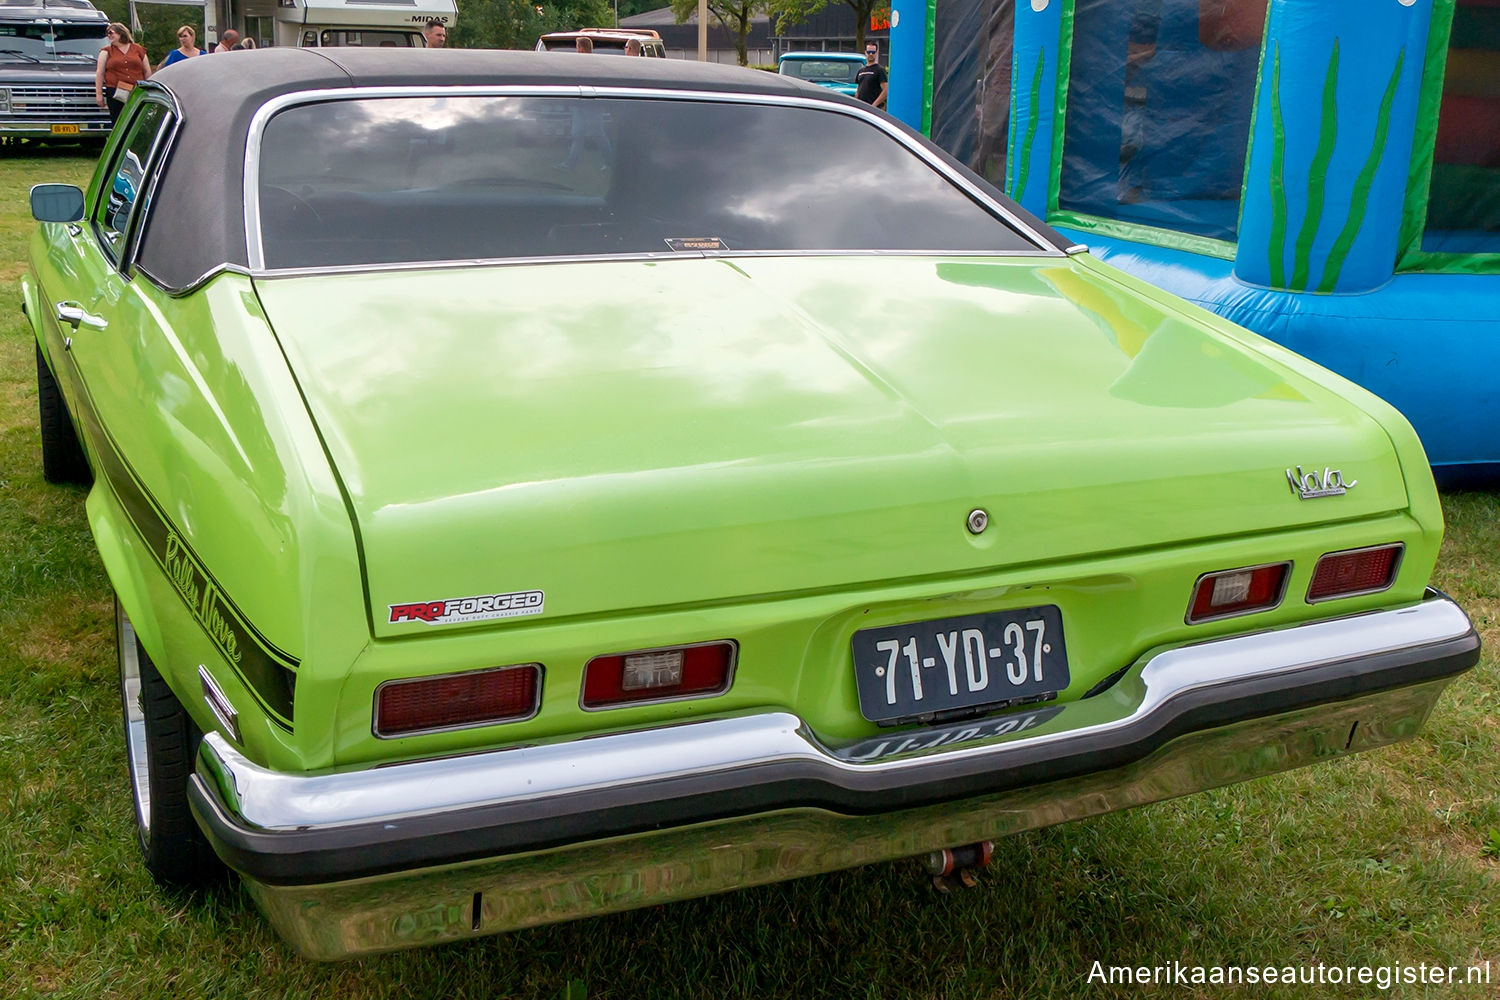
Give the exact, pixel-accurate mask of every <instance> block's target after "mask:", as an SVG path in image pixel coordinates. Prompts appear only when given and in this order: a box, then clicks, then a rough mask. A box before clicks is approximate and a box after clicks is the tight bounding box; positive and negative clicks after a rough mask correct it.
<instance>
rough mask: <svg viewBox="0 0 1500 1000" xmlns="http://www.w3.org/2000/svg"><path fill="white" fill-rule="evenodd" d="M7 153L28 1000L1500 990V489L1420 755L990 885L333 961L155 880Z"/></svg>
mask: <svg viewBox="0 0 1500 1000" xmlns="http://www.w3.org/2000/svg"><path fill="white" fill-rule="evenodd" d="M16 153H17V151H16V150H14V149H13V148H11V147H3V148H0V296H3V305H0V546H3V550H4V557H3V559H0V996H20V997H29V996H58V997H90V998H93V997H142V998H146V997H150V998H158V997H179V996H202V997H235V998H238V997H282V996H289V997H319V998H345V997H348V998H364V997H425V996H431V997H444V998H465V997H472V998H481V997H482V998H486V1000H490V998H497V997H537V998H543V1000H551V998H555V997H568V998H570V1000H579V998H582V997H585V996H586V997H589V998H603V997H610V998H637V997H713V998H717V997H746V998H765V997H799V998H803V997H822V996H826V997H839V998H845V997H850V998H855V997H921V998H940V997H951V998H965V1000H967V998H976V997H984V998H991V997H1023V996H1024V997H1031V996H1037V997H1073V996H1088V997H1094V996H1097V997H1114V996H1119V997H1132V998H1133V997H1140V996H1158V995H1159V996H1171V997H1199V996H1205V997H1206V996H1214V997H1218V996H1246V997H1250V996H1254V997H1374V996H1381V997H1386V996H1395V997H1474V998H1485V1000H1494V998H1496V997H1500V857H1497V856H1496V855H1497V854H1500V666H1497V656H1496V650H1497V649H1500V495H1497V494H1485V493H1470V494H1457V493H1455V494H1451V495H1449V496H1447V497H1445V500H1444V506H1445V509H1446V511H1447V516H1448V538H1447V541H1446V542H1445V544H1444V548H1443V555H1442V559H1441V561H1440V563H1439V565H1438V577H1437V581H1436V583H1437V585H1438V586H1439V587H1441V588H1442V589H1444V590H1446V591H1447V592H1448V593H1450V594H1451V595H1453V596H1454V597H1455V598H1456V599H1457V600H1458V601H1459V602H1460V603H1461V604H1462V605H1463V606H1464V607H1465V608H1466V609H1467V610H1468V611H1469V613H1470V614H1471V615H1472V616H1473V617H1474V619H1475V622H1476V624H1478V626H1479V628H1480V629H1481V631H1482V632H1483V634H1484V639H1485V642H1486V650H1485V654H1484V660H1483V661H1482V663H1481V664H1480V666H1479V668H1478V669H1477V670H1475V671H1474V672H1472V673H1470V674H1468V675H1466V676H1464V677H1463V678H1461V679H1460V680H1458V681H1457V682H1456V683H1455V684H1454V685H1453V686H1452V687H1451V688H1450V689H1449V693H1448V694H1447V696H1446V697H1445V699H1444V700H1443V702H1442V703H1441V704H1440V706H1439V708H1438V710H1437V712H1436V713H1435V715H1434V717H1433V719H1432V720H1431V722H1430V723H1429V724H1428V726H1427V728H1426V730H1425V731H1424V732H1423V734H1422V735H1421V736H1420V737H1419V738H1417V739H1415V740H1412V741H1410V742H1407V743H1404V744H1401V745H1399V746H1396V747H1392V748H1388V749H1385V750H1380V751H1375V752H1373V753H1370V754H1365V755H1360V756H1355V757H1352V758H1348V759H1345V760H1342V761H1338V762H1335V763H1332V764H1327V765H1324V766H1321V767H1318V768H1315V769H1311V770H1302V771H1296V772H1292V773H1290V774H1285V775H1281V776H1278V777H1273V778H1268V779H1263V780H1261V781H1258V782H1254V783H1251V784H1249V785H1240V786H1237V787H1234V788H1230V789H1226V790H1222V791H1218V792H1212V793H1205V794H1201V795H1196V796H1192V797H1189V798H1186V799H1180V800H1177V801H1174V802H1169V803H1163V804H1159V805H1154V806H1148V807H1145V808H1141V809H1137V810H1134V811H1132V812H1127V813H1120V814H1115V815H1111V816H1106V817H1102V818H1099V819H1095V820H1091V821H1085V822H1079V823H1074V824H1070V825H1067V826H1063V827H1059V828H1055V829H1050V830H1042V831H1037V832H1034V833H1031V834H1028V835H1026V836H1022V837H1018V838H1015V839H1013V840H1009V841H1005V842H1003V843H1002V844H1001V845H1000V848H999V851H998V854H997V859H996V862H995V864H994V865H993V866H992V868H991V869H990V870H989V871H987V872H986V873H985V874H984V875H983V877H982V880H981V883H980V885H979V887H977V888H975V889H973V890H970V891H967V892H961V893H957V894H954V895H951V896H940V895H937V894H935V893H934V892H933V891H932V890H931V888H930V886H929V885H928V884H927V882H926V880H925V879H924V878H922V877H921V876H920V875H919V872H918V868H917V866H916V864H915V863H914V862H903V863H896V864H889V865H878V866H874V867H870V868H866V869H861V870H857V871H851V872H844V873H841V874H836V875H830V876H827V877H823V878H815V879H804V880H801V881H797V882H791V883H786V884H783V885H778V886H772V887H769V888H761V889H754V890H750V891H746V892H741V893H736V894H732V895H727V896H720V897H716V898H712V899H706V900H698V901H693V902H687V903H680V904H677V905H673V906H669V907H662V908H657V909H651V910H643V911H637V912H633V913H627V914H622V915H618V916H612V917H605V918H601V919H596V920H591V921H584V922H578V923H572V924H564V925H560V926H554V927H548V928H542V929H539V930H533V931H525V932H520V933H515V934H510V935H504V936H500V937H493V938H486V939H483V940H480V941H477V942H473V943H468V944H462V945H453V946H447V947H443V948H437V949H429V950H425V951H417V952H407V953H401V954H395V955H388V956H383V957H377V958H372V959H367V960H364V961H358V962H350V963H345V964H340V965H313V964H310V963H307V962H304V961H302V960H300V959H298V958H297V957H295V956H294V955H293V954H291V953H290V952H289V951H288V950H287V949H286V948H285V947H284V946H283V945H282V944H281V943H280V941H279V940H278V939H277V938H276V937H275V936H274V935H273V934H272V933H271V931H270V930H269V928H268V927H267V926H266V924H265V923H264V922H263V921H262V920H261V918H260V916H259V915H258V914H257V913H256V911H255V910H254V909H253V907H252V906H251V905H250V904H249V901H248V899H247V897H246V896H245V895H244V893H243V892H242V891H241V890H240V888H239V887H238V885H237V884H230V885H226V886H225V887H223V888H221V889H218V890H217V891H214V892H210V893H207V894H204V895H200V896H193V897H182V896H174V895H170V894H167V893H164V892H162V891H159V890H158V889H156V888H155V887H154V886H153V885H152V884H151V882H150V881H149V879H148V878H147V876H146V874H145V872H144V870H143V869H142V867H141V865H140V864H139V861H138V858H137V855H136V847H135V844H134V842H133V829H132V823H131V818H130V815H131V806H130V796H129V791H128V779H127V778H126V773H125V764H124V755H123V748H122V741H121V735H120V726H119V715H120V704H119V696H118V693H117V688H116V682H115V677H114V671H115V665H114V652H113V639H112V611H111V602H110V593H109V589H108V586H107V584H106V581H105V578H104V575H103V572H102V569H101V567H100V565H99V561H98V557H97V555H96V554H95V552H94V549H93V544H92V541H91V539H90V537H89V533H88V528H87V524H86V522H85V518H84V507H83V502H84V496H85V494H84V492H83V491H81V490H77V489H62V488H57V487H50V486H47V485H46V484H44V483H43V482H42V479H41V473H40V458H39V452H38V441H37V430H36V420H37V415H36V380H35V371H34V368H33V360H32V341H31V334H30V331H29V329H28V327H27V326H26V324H25V321H24V319H23V317H22V316H21V313H20V310H19V308H18V301H19V297H18V294H17V291H16V283H17V278H18V277H19V275H20V274H21V270H22V260H23V259H24V250H25V243H26V239H27V235H28V233H29V231H30V227H31V220H30V213H29V210H28V209H27V206H26V191H27V189H28V187H29V186H30V185H31V184H33V183H36V182H38V181H40V180H69V181H72V182H75V183H81V182H82V181H83V180H84V179H85V178H86V177H87V174H88V172H89V170H90V169H91V165H90V164H89V162H88V161H86V160H84V159H83V158H80V157H67V156H55V155H48V154H24V155H16ZM1096 960H1097V961H1100V962H1103V963H1105V964H1106V965H1110V964H1114V965H1127V964H1128V965H1133V966H1139V965H1147V966H1156V965H1169V964H1171V963H1173V962H1182V963H1185V964H1188V965H1219V964H1226V965H1227V964H1237V965H1257V966H1264V965H1275V966H1278V967H1279V966H1288V965H1292V966H1308V965H1315V964H1316V963H1319V962H1322V963H1325V964H1326V965H1329V966H1379V965H1392V964H1396V963H1400V964H1401V965H1404V966H1405V965H1416V964H1418V963H1422V962H1426V963H1429V964H1440V965H1444V966H1448V965H1452V966H1467V965H1470V964H1473V963H1483V962H1485V961H1488V962H1489V963H1490V966H1491V974H1490V975H1491V983H1490V985H1488V986H1483V985H1481V986H1462V985H1459V986H1446V985H1445V986H1421V985H1410V986H1405V985H1402V986H1397V987H1395V988H1393V989H1391V990H1388V991H1382V990H1379V989H1377V987H1376V986H1375V985H1360V984H1357V983H1356V984H1354V985H1324V986H1301V985H1298V986H1281V985H1277V986H1260V987H1253V988H1252V987H1248V986H1247V987H1236V988H1226V987H1213V986H1202V987H1183V986H1165V985H1158V986H1155V987H1152V986H1145V987H1138V986H1118V985H1117V986H1108V985H1101V984H1098V983H1092V984H1091V983H1090V982H1089V973H1090V970H1091V968H1092V967H1093V963H1094V962H1095V961H1096Z"/></svg>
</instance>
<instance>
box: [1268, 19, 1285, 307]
mask: <svg viewBox="0 0 1500 1000" xmlns="http://www.w3.org/2000/svg"><path fill="white" fill-rule="evenodd" d="M1285 170H1286V122H1285V121H1284V120H1283V119H1282V117H1281V45H1280V44H1279V43H1278V44H1277V46H1276V55H1275V58H1274V59H1273V60H1272V63H1271V241H1270V242H1271V247H1270V250H1271V287H1272V288H1285V287H1286V175H1285Z"/></svg>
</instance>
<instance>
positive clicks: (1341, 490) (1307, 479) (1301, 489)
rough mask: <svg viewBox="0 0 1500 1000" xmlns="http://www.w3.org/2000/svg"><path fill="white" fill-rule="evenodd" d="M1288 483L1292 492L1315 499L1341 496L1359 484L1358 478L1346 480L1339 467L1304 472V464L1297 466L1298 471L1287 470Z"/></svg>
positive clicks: (1307, 498) (1308, 498)
mask: <svg viewBox="0 0 1500 1000" xmlns="http://www.w3.org/2000/svg"><path fill="white" fill-rule="evenodd" d="M1286 481H1287V485H1288V486H1290V487H1291V488H1292V492H1293V493H1295V494H1297V495H1298V496H1299V497H1301V498H1302V499H1303V500H1313V499H1316V498H1317V497H1341V496H1343V495H1344V494H1345V493H1347V492H1349V491H1350V490H1352V489H1354V487H1356V486H1358V485H1359V480H1358V479H1351V480H1349V481H1348V482H1347V483H1346V482H1344V474H1343V473H1342V472H1341V471H1339V470H1338V469H1329V468H1326V467H1325V468H1324V469H1323V471H1322V472H1321V473H1319V472H1318V470H1317V469H1314V470H1313V471H1311V472H1303V471H1302V466H1300V465H1299V466H1297V471H1296V472H1293V471H1292V470H1291V469H1287V470H1286Z"/></svg>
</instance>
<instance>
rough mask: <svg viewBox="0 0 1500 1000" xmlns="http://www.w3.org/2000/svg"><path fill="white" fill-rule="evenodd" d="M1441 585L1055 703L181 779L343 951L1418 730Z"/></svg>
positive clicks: (247, 768)
mask: <svg viewBox="0 0 1500 1000" xmlns="http://www.w3.org/2000/svg"><path fill="white" fill-rule="evenodd" d="M1478 649H1479V640H1478V637H1477V636H1476V634H1475V633H1474V630H1473V628H1472V626H1471V625H1470V624H1469V621H1468V618H1467V617H1466V616H1465V615H1464V613H1463V612H1462V611H1461V610H1460V609H1459V608H1458V607H1457V606H1456V605H1455V604H1453V603H1452V602H1451V601H1449V600H1447V599H1446V598H1443V597H1441V596H1439V595H1430V596H1429V599H1428V600H1425V601H1423V602H1422V603H1420V604H1418V605H1415V606H1412V607H1409V608H1403V609H1400V610H1396V611H1385V612H1377V613H1373V614H1366V615H1359V616H1354V617H1351V618H1346V619H1339V620H1335V621H1329V622H1320V623H1316V624H1312V625H1303V626H1297V627H1294V628H1288V629H1284V630H1280V631H1275V632H1266V633H1260V634H1257V635H1251V636H1244V637H1238V638H1232V639H1224V640H1217V641H1213V642H1205V643H1201V644H1196V645H1192V646H1184V647H1177V648H1172V649H1167V650H1164V651H1159V652H1157V653H1155V654H1154V655H1148V656H1146V657H1143V658H1142V659H1141V660H1140V661H1139V662H1138V663H1136V664H1135V665H1134V666H1132V667H1131V668H1130V669H1129V670H1128V671H1126V672H1125V673H1124V674H1123V675H1122V676H1121V678H1120V679H1119V680H1118V681H1117V682H1116V683H1115V684H1114V685H1113V686H1111V687H1110V688H1109V689H1108V690H1106V691H1104V692H1102V693H1100V694H1098V695H1096V696H1094V697H1092V698H1087V699H1084V700H1082V701H1078V702H1074V703H1071V704H1068V705H1063V706H1047V707H1033V708H1031V709H1029V710H1018V711H1013V712H1010V713H1007V714H1005V715H1001V716H996V717H991V718H989V719H985V720H982V721H978V722H970V723H960V724H954V725H947V726H940V727H935V728H930V729H925V730H920V731H916V732H912V731H902V732H899V733H893V734H891V735H890V736H889V737H886V738H883V739H876V740H867V741H864V742H862V743H860V744H856V745H855V746H852V747H843V748H832V747H829V746H826V745H824V744H823V743H821V742H820V741H819V740H818V739H817V737H816V736H815V735H813V734H812V733H811V732H809V731H808V729H807V728H806V726H804V725H803V724H802V722H801V720H799V719H798V718H797V717H796V716H794V715H791V714H788V713H785V712H774V711H773V712H765V713H761V714H753V715H746V716H740V717H735V718H725V719H716V720H712V721H707V722H697V723H688V724H683V725H679V726H672V727H666V728H661V729H653V730H647V731H640V732H631V733H620V734H615V735H611V736H602V737H597V738H593V739H586V740H575V741H571V742H566V743H557V744H551V745H546V746H535V747H525V748H518V749H512V750H505V751H496V752H492V753H484V754H474V755H469V756H464V757H455V758H445V759H441V760H428V761H419V762H414V763H409V764H400V765H395V766H390V767H382V768H375V769H368V770H363V771H353V772H343V773H330V774H318V775H293V774H278V773H275V772H271V771H267V770H265V769H263V768H260V767H258V766H256V765H255V764H253V763H251V762H250V761H248V760H246V759H245V758H244V757H242V756H241V755H239V754H238V753H237V752H236V751H235V750H234V749H233V748H232V747H230V746H229V745H228V743H226V742H225V741H224V740H223V739H222V738H220V737H218V736H217V735H215V734H210V735H209V736H207V737H205V739H204V743H203V747H202V750H201V751H200V754H199V761H198V773H197V774H196V775H195V776H194V777H193V782H192V787H191V789H190V793H191V800H192V804H193V808H194V812H195V814H196V815H197V817H198V821H199V823H200V825H202V826H203V828H204V830H205V832H206V833H207V834H208V836H209V838H210V840H211V841H212V842H213V844H214V847H215V849H216V850H217V851H218V852H219V854H220V856H221V857H222V858H224V860H225V861H226V862H227V863H228V864H229V865H230V866H231V867H234V868H235V869H237V870H238V871H240V872H241V873H242V874H243V875H244V876H245V881H246V884H247V885H248V886H249V888H250V891H251V893H252V895H253V896H254V897H255V899H256V901H257V902H258V903H259V905H260V906H261V908H262V909H263V910H264V911H265V913H266V915H267V916H268V917H269V919H270V920H271V921H272V923H273V924H274V925H275V926H276V928H277V929H278V930H279V931H280V932H281V934H282V935H283V936H284V937H286V938H287V940H288V941H289V942H290V943H291V944H292V945H293V946H294V947H296V948H297V949H298V950H299V951H301V952H302V953H303V954H306V955H308V956H310V957H314V958H324V959H329V958H342V957H347V956H352V955H357V954H363V953H367V952H373V951H382V950H388V949H393V948H402V947H410V946H414V945H421V944H431V943H436V942H440V941H447V940H454V939H458V938H463V937H470V936H476V935H481V934H491V933H496V932H498V931H504V930H511V929H515V928H519V927H525V926H530V925H533V924H541V923H548V922H551V921H557V920H566V919H571V918H575V917H582V916H588V915H592V914H598V913H605V912H610V911H614V910H622V909H629V908H632V907H637V906H645V905H651V904H655V903H662V902H667V901H670V900H674V899H685V898H690V897H693V896H701V895H707V894H710V893H714V892H719V891H723V890H727V889H734V888H742V887H746V886H750V885H757V884H762V883H766V882H774V881H779V880H782V879H787V878H793V877H796V876H800V875H809V874H816V873H819V872H826V871H833V870H836V869H840V868H847V867H851V866H854V865H860V864H865V863H869V862H874V861H881V860H887V859H891V858H897V857H902V856H907V855H912V854H917V853H921V852H923V851H928V850H933V849H937V848H941V847H945V846H949V845H953V844H960V843H968V842H972V841H975V840H981V839H987V838H994V837H998V836H1003V835H1005V834H1011V833H1018V832H1021V831H1023V830H1028V829H1032V828H1035V827H1040V826H1047V825H1050V824H1054V823H1058V822H1062V821H1065V820H1069V819H1076V818H1079V817H1083V816H1089V815H1094V814H1097V813H1102V812H1108V811H1111V810H1114V809H1121V808H1126V807H1129V806H1133V805H1140V804H1142V803H1146V802H1152V801H1156V800H1159V799H1164V798H1170V797H1172V796H1176V795H1182V794H1185V793H1188V792H1194V791H1199V790H1202V789H1206V788H1213V787H1216V786H1219V785H1224V784H1228V783H1231V782H1235V781H1241V780H1244V779H1247V778H1252V777H1256V776H1259V775H1263V774H1269V773H1273V772H1275V771H1280V770H1285V769H1287V768H1291V767H1297V766H1299V765H1302V764H1307V763H1312V762H1314V761H1317V760H1321V759H1325V758H1328V757H1333V756H1338V755H1340V754H1344V753H1348V752H1353V751H1357V750H1364V749H1368V748H1370V747H1374V746H1380V745H1383V744H1386V743H1391V742H1394V741H1397V740H1401V739H1405V738H1408V737H1410V736H1412V735H1414V734H1415V733H1416V732H1417V730H1418V729H1419V728H1420V727H1421V725H1422V723H1423V721H1424V720H1425V719H1426V717H1427V715H1428V713H1429V711H1430V710H1431V708H1432V706H1433V704H1434V703H1435V701H1436V699H1437V696H1438V694H1439V692H1440V691H1441V690H1442V688H1443V687H1444V686H1445V685H1446V684H1447V683H1448V681H1449V680H1450V679H1451V678H1452V677H1453V676H1454V675H1455V674H1457V673H1460V672H1462V671H1463V670H1466V669H1468V668H1469V667H1471V666H1472V665H1473V664H1474V663H1475V662H1476V661H1477V659H1478Z"/></svg>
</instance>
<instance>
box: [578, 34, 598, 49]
mask: <svg viewBox="0 0 1500 1000" xmlns="http://www.w3.org/2000/svg"><path fill="white" fill-rule="evenodd" d="M573 49H574V50H575V51H577V52H592V51H594V40H593V39H592V38H590V37H588V36H587V35H579V36H578V37H577V38H575V39H573Z"/></svg>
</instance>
